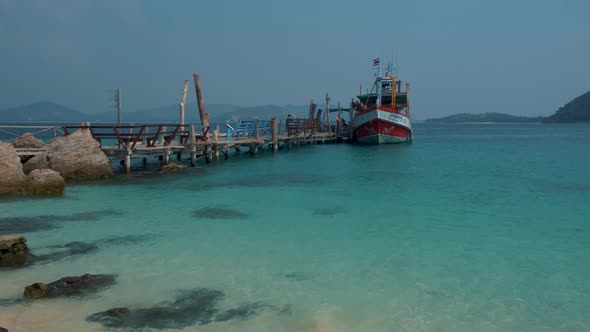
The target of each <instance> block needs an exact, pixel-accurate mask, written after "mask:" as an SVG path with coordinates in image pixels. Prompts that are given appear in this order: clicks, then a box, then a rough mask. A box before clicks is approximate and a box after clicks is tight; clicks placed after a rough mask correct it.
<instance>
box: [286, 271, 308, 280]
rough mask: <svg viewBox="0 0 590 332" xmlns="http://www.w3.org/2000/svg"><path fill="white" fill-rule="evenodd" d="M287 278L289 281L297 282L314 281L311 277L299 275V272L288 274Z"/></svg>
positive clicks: (303, 274)
mask: <svg viewBox="0 0 590 332" xmlns="http://www.w3.org/2000/svg"><path fill="white" fill-rule="evenodd" d="M285 278H288V279H293V280H295V281H305V280H311V279H313V278H312V277H311V276H310V275H308V274H305V273H298V272H293V273H287V274H285Z"/></svg>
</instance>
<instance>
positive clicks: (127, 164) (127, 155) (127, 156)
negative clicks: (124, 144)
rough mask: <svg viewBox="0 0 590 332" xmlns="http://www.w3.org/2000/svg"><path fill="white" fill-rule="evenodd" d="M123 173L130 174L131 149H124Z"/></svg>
mask: <svg viewBox="0 0 590 332" xmlns="http://www.w3.org/2000/svg"><path fill="white" fill-rule="evenodd" d="M125 173H127V174H131V149H130V148H126V149H125Z"/></svg>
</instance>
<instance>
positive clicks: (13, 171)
mask: <svg viewBox="0 0 590 332" xmlns="http://www.w3.org/2000/svg"><path fill="white" fill-rule="evenodd" d="M25 182H26V176H25V173H23V169H22V165H21V163H20V158H19V156H18V155H17V154H16V150H15V149H14V147H13V146H12V145H11V144H8V143H4V142H0V195H7V194H18V193H21V192H23V191H24V189H25Z"/></svg>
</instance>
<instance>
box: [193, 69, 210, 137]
mask: <svg viewBox="0 0 590 332" xmlns="http://www.w3.org/2000/svg"><path fill="white" fill-rule="evenodd" d="M193 79H194V80H195V90H196V92H197V106H198V107H199V118H200V119H201V125H202V126H203V140H204V141H207V137H208V134H209V114H207V113H206V112H205V102H204V101H203V95H202V93H201V78H200V77H199V75H198V74H193Z"/></svg>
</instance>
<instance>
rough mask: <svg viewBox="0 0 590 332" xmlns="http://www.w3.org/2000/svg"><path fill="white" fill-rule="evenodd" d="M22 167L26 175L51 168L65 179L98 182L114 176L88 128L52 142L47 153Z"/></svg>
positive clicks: (32, 159) (107, 160) (109, 164)
mask: <svg viewBox="0 0 590 332" xmlns="http://www.w3.org/2000/svg"><path fill="white" fill-rule="evenodd" d="M23 168H24V171H25V172H26V173H29V172H31V171H33V170H35V169H42V168H49V169H52V170H54V171H56V172H59V173H60V175H61V176H62V177H63V178H64V179H65V180H95V179H102V178H106V177H109V176H111V175H113V170H112V168H111V163H110V162H109V159H108V158H107V156H106V155H105V154H104V152H102V151H101V149H100V144H99V143H98V142H97V141H96V140H95V139H94V138H93V137H92V134H91V133H90V130H88V129H79V130H77V131H76V132H74V133H73V134H71V135H69V136H67V137H58V138H55V139H53V140H51V141H50V142H49V144H48V145H47V151H46V152H44V153H42V154H40V155H37V156H35V157H33V158H31V159H30V160H29V161H27V162H26V163H25V165H24V167H23Z"/></svg>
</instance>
